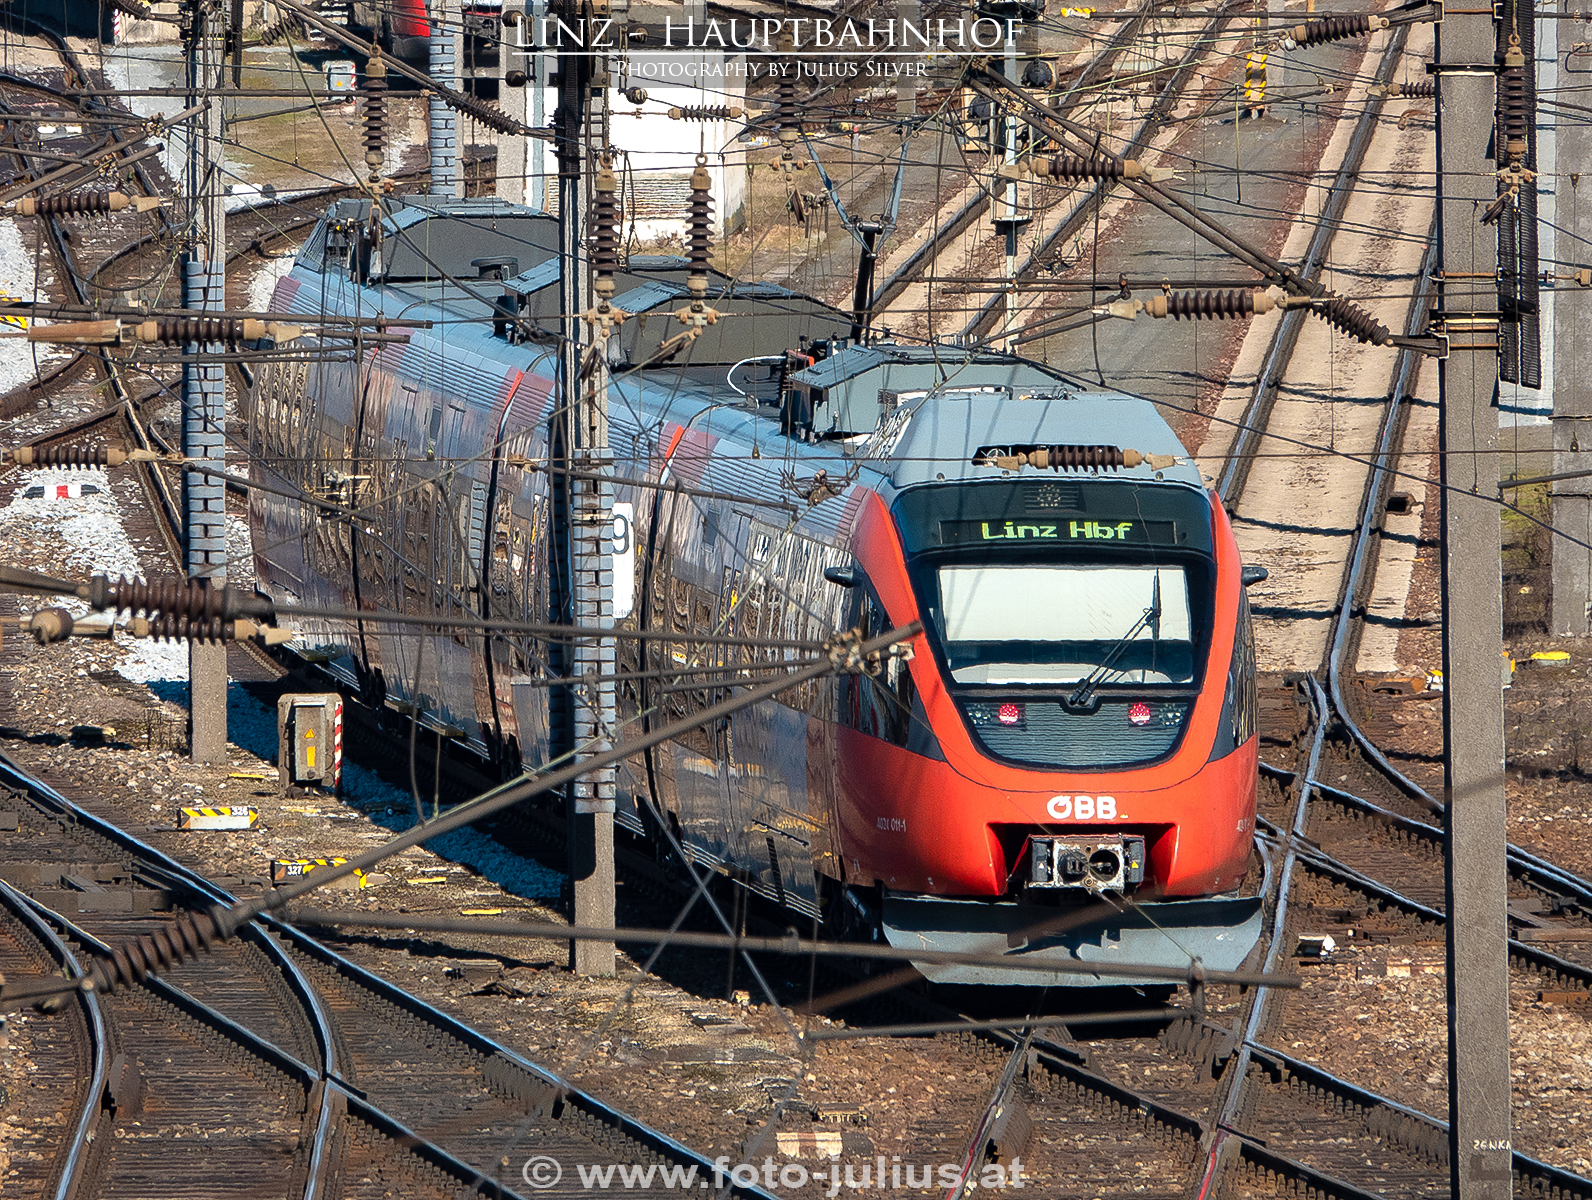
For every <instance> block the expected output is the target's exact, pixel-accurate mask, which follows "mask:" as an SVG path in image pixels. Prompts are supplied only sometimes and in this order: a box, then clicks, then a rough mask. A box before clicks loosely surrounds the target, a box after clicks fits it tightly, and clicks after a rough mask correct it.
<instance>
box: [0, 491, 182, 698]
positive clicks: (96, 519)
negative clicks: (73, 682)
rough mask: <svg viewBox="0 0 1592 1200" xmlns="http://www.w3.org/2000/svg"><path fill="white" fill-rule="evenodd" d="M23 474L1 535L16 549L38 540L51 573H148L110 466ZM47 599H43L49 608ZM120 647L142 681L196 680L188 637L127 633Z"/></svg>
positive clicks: (0, 523)
mask: <svg viewBox="0 0 1592 1200" xmlns="http://www.w3.org/2000/svg"><path fill="white" fill-rule="evenodd" d="M15 478H18V479H19V480H20V482H19V484H18V486H17V488H16V489H15V491H14V492H13V493H12V495H11V502H10V503H9V504H7V505H6V506H5V508H3V509H0V538H3V539H4V540H5V541H6V543H7V544H8V545H11V546H13V547H16V546H19V545H28V544H31V545H32V546H33V548H34V553H32V554H30V555H29V557H31V558H33V559H34V561H41V560H42V559H43V556H47V557H48V561H49V562H50V564H51V565H50V568H49V570H50V572H51V573H53V574H56V575H59V576H62V577H64V578H66V579H71V580H78V579H84V578H87V577H88V576H90V575H109V576H110V577H111V578H112V579H117V578H119V577H121V576H123V575H125V576H127V577H128V578H131V579H137V578H139V577H140V576H141V575H142V570H141V569H140V566H139V561H138V552H137V551H136V550H134V549H133V544H132V542H130V541H129V540H128V538H127V533H126V531H125V530H124V529H123V528H122V507H121V505H120V504H119V503H117V500H116V496H115V494H114V493H113V492H112V491H111V485H110V480H109V479H107V478H106V476H105V472H104V471H98V470H82V471H79V470H72V471H29V472H24V473H21V474H20V475H18V476H15ZM62 483H76V484H88V485H91V486H93V487H97V488H99V489H100V490H99V492H98V493H97V494H94V495H88V496H77V497H73V498H57V497H56V495H55V491H56V485H57V484H62ZM40 486H42V487H43V489H44V496H43V497H42V498H37V499H30V498H28V496H27V495H26V493H27V491H28V490H29V489H30V488H35V487H40ZM45 603H46V602H45V601H43V600H41V601H40V607H44V605H45ZM55 603H58V604H60V605H61V606H62V607H63V608H66V609H67V610H69V611H70V612H71V613H72V614H73V615H74V616H80V615H82V614H84V613H86V612H88V605H86V604H84V603H83V602H82V601H81V600H78V599H76V598H75V597H72V598H67V597H63V598H62V599H61V600H59V601H56V602H55ZM116 647H117V649H118V650H119V651H121V657H120V659H119V660H118V662H117V664H116V670H117V672H118V673H120V674H121V675H122V676H123V677H124V678H127V679H130V680H132V681H133V682H135V683H148V682H150V681H152V680H156V679H172V680H178V679H180V680H183V681H185V682H186V680H187V678H188V647H187V646H186V645H185V644H183V643H180V642H157V641H150V640H145V639H142V638H131V637H119V638H117V640H116Z"/></svg>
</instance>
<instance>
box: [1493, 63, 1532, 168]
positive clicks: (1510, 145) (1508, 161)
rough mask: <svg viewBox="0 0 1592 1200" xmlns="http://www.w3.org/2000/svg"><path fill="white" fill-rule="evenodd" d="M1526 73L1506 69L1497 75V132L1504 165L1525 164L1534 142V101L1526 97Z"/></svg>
mask: <svg viewBox="0 0 1592 1200" xmlns="http://www.w3.org/2000/svg"><path fill="white" fill-rule="evenodd" d="M1526 88H1527V81H1526V73H1525V69H1524V68H1522V67H1505V68H1504V69H1503V70H1502V71H1500V72H1499V73H1498V132H1499V134H1500V135H1501V136H1500V137H1499V139H1498V140H1499V141H1500V142H1501V143H1502V147H1501V148H1502V149H1503V150H1504V151H1505V155H1503V156H1500V158H1501V160H1502V162H1503V165H1505V166H1511V165H1520V164H1523V163H1524V162H1525V161H1526V156H1527V154H1528V153H1529V150H1530V146H1531V142H1530V140H1529V137H1530V132H1531V120H1532V114H1531V100H1530V96H1529V94H1528V93H1527V90H1526Z"/></svg>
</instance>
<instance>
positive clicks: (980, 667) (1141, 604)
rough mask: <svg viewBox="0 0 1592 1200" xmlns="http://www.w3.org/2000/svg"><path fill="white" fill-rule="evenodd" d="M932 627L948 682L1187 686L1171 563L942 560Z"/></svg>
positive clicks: (1188, 664)
mask: <svg viewBox="0 0 1592 1200" xmlns="http://www.w3.org/2000/svg"><path fill="white" fill-rule="evenodd" d="M938 582H939V601H940V603H939V605H938V614H937V615H938V617H939V620H938V621H937V624H938V625H939V629H940V636H941V641H942V645H943V646H944V648H945V655H946V658H947V660H948V661H949V665H950V668H951V678H952V679H953V680H955V681H956V682H957V683H969V684H985V685H988V684H1010V683H1027V684H1043V683H1075V682H1078V681H1081V680H1084V679H1087V678H1089V677H1090V676H1091V675H1092V674H1096V673H1103V674H1104V675H1105V677H1106V679H1107V680H1109V681H1110V682H1116V683H1139V684H1147V683H1157V684H1167V683H1190V682H1192V681H1193V678H1194V641H1193V629H1192V625H1191V622H1190V612H1189V595H1188V572H1187V571H1185V570H1184V569H1183V568H1182V567H1181V566H1154V565H1141V564H1131V565H1121V566H1115V565H1107V564H1101V563H1047V564H1042V565H1041V564H1025V565H1020V566H1019V565H1003V564H995V563H991V564H988V565H984V566H959V565H946V566H942V567H940V568H939V570H938Z"/></svg>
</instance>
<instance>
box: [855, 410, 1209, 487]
mask: <svg viewBox="0 0 1592 1200" xmlns="http://www.w3.org/2000/svg"><path fill="white" fill-rule="evenodd" d="M1050 444H1067V445H1113V446H1119V447H1122V448H1124V449H1134V450H1140V451H1142V452H1144V453H1145V454H1168V455H1174V456H1176V458H1177V461H1176V462H1175V463H1174V464H1173V465H1172V466H1170V467H1167V468H1164V469H1163V470H1159V471H1158V470H1156V469H1154V468H1153V467H1151V466H1150V465H1149V464H1148V463H1144V464H1141V465H1139V466H1137V467H1121V468H1117V469H1114V470H1110V471H1108V472H1105V473H1104V477H1106V478H1110V479H1124V480H1132V481H1135V482H1140V483H1165V482H1173V483H1180V484H1187V485H1189V486H1191V487H1195V488H1198V489H1200V490H1202V491H1203V490H1204V486H1205V485H1204V481H1203V480H1202V479H1201V478H1200V473H1199V469H1198V468H1197V467H1196V466H1195V465H1194V462H1193V460H1192V459H1191V458H1189V457H1188V451H1187V450H1185V449H1184V448H1183V444H1182V443H1181V442H1179V441H1178V440H1177V435H1176V434H1175V433H1173V432H1172V428H1171V426H1169V425H1168V424H1167V423H1166V421H1165V420H1164V419H1163V418H1162V416H1161V414H1160V413H1159V412H1157V411H1156V408H1155V405H1154V404H1152V403H1151V402H1150V401H1148V400H1144V399H1142V398H1140V397H1137V396H1127V395H1124V394H1122V393H1121V392H1072V391H1067V390H1065V389H1059V388H1058V389H1056V390H1055V391H1051V392H1046V393H1036V392H1033V391H1024V390H1023V389H1018V388H1003V389H1000V390H999V391H979V392H967V391H956V390H954V389H950V388H947V389H946V390H945V391H943V392H941V393H938V394H937V395H936V396H935V399H934V403H932V404H922V405H919V406H918V407H917V408H916V410H915V411H914V412H913V413H912V416H911V419H910V420H909V421H907V423H906V426H905V428H904V429H903V430H902V431H901V432H900V435H899V436H898V437H897V439H896V441H895V446H894V448H893V451H892V452H891V454H890V457H889V462H888V467H887V471H888V476H887V478H888V481H889V483H888V486H889V488H890V489H891V490H892V491H900V490H902V489H904V488H908V487H913V486H916V485H919V484H928V483H941V482H947V483H948V482H951V481H954V480H967V481H973V480H986V479H998V478H1000V477H1001V476H1002V475H1006V474H1009V472H1006V471H1003V470H1001V469H1000V468H999V467H993V466H979V465H977V464H976V463H975V459H976V458H977V457H978V456H979V454H980V452H981V451H985V450H988V449H990V448H992V447H994V448H1005V447H1015V446H1035V445H1050ZM1025 473H1026V469H1025ZM1041 473H1042V474H1043V472H1041Z"/></svg>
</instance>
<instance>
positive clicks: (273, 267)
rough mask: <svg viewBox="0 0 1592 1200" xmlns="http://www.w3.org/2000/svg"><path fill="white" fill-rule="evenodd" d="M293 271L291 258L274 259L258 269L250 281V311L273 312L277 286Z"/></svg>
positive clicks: (262, 264)
mask: <svg viewBox="0 0 1592 1200" xmlns="http://www.w3.org/2000/svg"><path fill="white" fill-rule="evenodd" d="M292 269H293V259H292V258H291V257H283V258H273V259H270V260H268V261H266V262H263V263H261V264H260V265H259V266H258V267H256V268H255V270H254V278H253V279H251V280H249V310H250V311H251V312H271V311H272V308H271V297H272V296H274V295H275V294H276V285H277V284H278V283H280V282H281V281H282V280H283V279H285V278H286V277H287V273H288V272H289V271H291V270H292Z"/></svg>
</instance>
